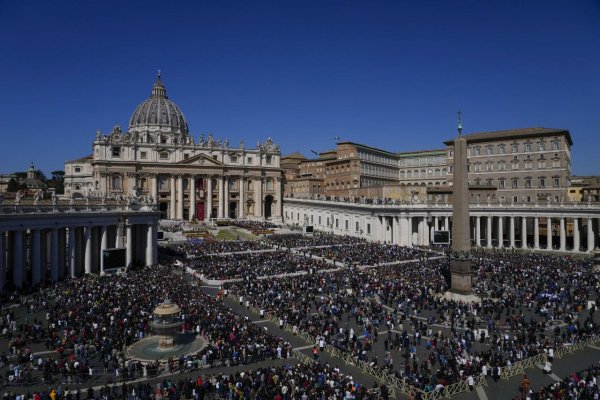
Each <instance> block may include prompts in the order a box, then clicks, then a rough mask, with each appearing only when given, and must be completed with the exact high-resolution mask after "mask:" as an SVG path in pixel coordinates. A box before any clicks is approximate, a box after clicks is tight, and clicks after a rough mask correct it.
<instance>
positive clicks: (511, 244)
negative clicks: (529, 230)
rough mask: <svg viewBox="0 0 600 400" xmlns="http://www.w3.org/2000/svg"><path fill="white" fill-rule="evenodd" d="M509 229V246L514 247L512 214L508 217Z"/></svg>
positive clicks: (513, 219) (513, 218) (513, 220)
mask: <svg viewBox="0 0 600 400" xmlns="http://www.w3.org/2000/svg"><path fill="white" fill-rule="evenodd" d="M509 229H510V232H509V237H510V248H511V249H514V248H515V217H513V216H511V217H510V226H509Z"/></svg>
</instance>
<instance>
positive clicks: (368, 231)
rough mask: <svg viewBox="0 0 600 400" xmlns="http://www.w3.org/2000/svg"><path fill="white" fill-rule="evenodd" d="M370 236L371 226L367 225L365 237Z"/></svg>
mask: <svg viewBox="0 0 600 400" xmlns="http://www.w3.org/2000/svg"><path fill="white" fill-rule="evenodd" d="M370 234H371V224H367V235H370Z"/></svg>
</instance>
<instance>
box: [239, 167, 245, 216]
mask: <svg viewBox="0 0 600 400" xmlns="http://www.w3.org/2000/svg"><path fill="white" fill-rule="evenodd" d="M238 185H240V187H239V193H240V203H239V205H238V218H245V217H246V178H244V177H243V176H240V179H239V180H238Z"/></svg>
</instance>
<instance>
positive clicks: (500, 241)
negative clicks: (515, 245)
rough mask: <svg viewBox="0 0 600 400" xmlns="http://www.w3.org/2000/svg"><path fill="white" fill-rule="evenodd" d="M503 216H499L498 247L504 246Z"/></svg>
mask: <svg viewBox="0 0 600 400" xmlns="http://www.w3.org/2000/svg"><path fill="white" fill-rule="evenodd" d="M503 219H504V218H503V217H498V248H499V249H501V248H503V247H504V221H503Z"/></svg>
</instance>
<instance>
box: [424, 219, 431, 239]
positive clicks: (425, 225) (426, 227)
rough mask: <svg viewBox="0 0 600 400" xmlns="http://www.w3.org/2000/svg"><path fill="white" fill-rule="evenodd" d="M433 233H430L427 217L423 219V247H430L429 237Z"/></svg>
mask: <svg viewBox="0 0 600 400" xmlns="http://www.w3.org/2000/svg"><path fill="white" fill-rule="evenodd" d="M430 235H431V232H430V231H429V223H428V222H427V217H423V246H429V237H430Z"/></svg>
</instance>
